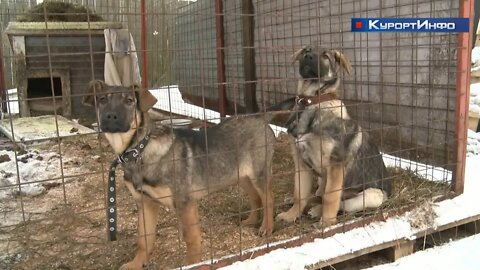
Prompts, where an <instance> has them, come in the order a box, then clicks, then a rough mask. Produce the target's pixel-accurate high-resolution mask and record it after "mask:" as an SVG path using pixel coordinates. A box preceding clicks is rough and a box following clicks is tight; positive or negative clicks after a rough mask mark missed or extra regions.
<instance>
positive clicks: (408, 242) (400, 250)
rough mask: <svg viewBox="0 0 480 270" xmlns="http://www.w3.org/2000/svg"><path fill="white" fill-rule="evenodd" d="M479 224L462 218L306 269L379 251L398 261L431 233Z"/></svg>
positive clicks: (470, 219) (474, 218)
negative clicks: (416, 242)
mask: <svg viewBox="0 0 480 270" xmlns="http://www.w3.org/2000/svg"><path fill="white" fill-rule="evenodd" d="M479 222H480V215H475V216H472V217H468V218H464V219H462V220H458V221H456V222H452V223H449V224H444V225H441V226H439V227H438V228H437V229H433V228H428V229H425V230H422V231H419V232H417V233H416V234H415V235H414V236H413V237H412V238H411V239H396V240H393V241H389V242H384V243H381V244H379V245H375V246H372V247H368V248H364V249H361V250H357V251H355V252H352V253H348V254H345V255H342V256H338V257H335V258H333V259H331V260H326V261H322V262H318V263H316V264H313V265H310V266H309V267H308V269H320V268H322V267H326V266H330V265H333V264H337V263H341V262H344V261H348V260H351V259H354V258H357V257H360V256H362V255H366V254H371V253H374V252H377V251H381V250H385V251H386V252H387V253H388V252H389V250H388V249H393V250H394V251H393V252H395V253H394V254H393V255H396V257H395V256H392V257H390V259H398V258H400V257H401V256H400V255H403V256H405V255H408V254H411V253H412V252H413V245H414V243H415V240H416V239H419V238H423V237H425V236H427V235H431V234H433V233H441V232H443V231H446V230H449V229H452V228H455V227H458V226H461V225H467V227H468V226H475V225H472V224H474V223H476V224H477V225H479ZM477 228H478V227H477ZM474 232H475V233H478V230H476V231H474ZM390 252H392V251H390Z"/></svg>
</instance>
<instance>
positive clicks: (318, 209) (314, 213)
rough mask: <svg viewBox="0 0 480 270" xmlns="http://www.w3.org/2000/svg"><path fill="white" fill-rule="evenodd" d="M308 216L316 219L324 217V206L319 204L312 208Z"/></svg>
mask: <svg viewBox="0 0 480 270" xmlns="http://www.w3.org/2000/svg"><path fill="white" fill-rule="evenodd" d="M308 215H309V216H310V217H311V218H315V219H317V218H320V217H322V205H321V204H319V205H315V206H313V207H312V208H310V210H308Z"/></svg>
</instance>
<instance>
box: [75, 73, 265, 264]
mask: <svg viewBox="0 0 480 270" xmlns="http://www.w3.org/2000/svg"><path fill="white" fill-rule="evenodd" d="M89 91H90V92H91V93H95V95H89V96H87V97H86V98H85V99H84V102H85V103H86V104H89V105H96V110H97V114H98V119H99V121H100V123H99V124H100V128H101V130H102V132H103V133H104V134H105V137H106V139H107V140H108V142H109V143H110V145H111V146H112V148H113V150H114V151H115V153H116V154H118V155H120V154H122V153H124V152H125V151H126V150H129V149H131V148H132V147H134V146H136V145H137V144H138V143H139V142H140V141H141V140H142V139H143V138H144V137H145V136H146V135H147V134H149V135H150V141H149V142H148V144H147V145H146V147H145V150H144V151H143V153H141V157H140V159H138V161H137V162H126V163H122V166H123V169H124V178H125V184H126V186H127V188H128V189H129V191H130V192H131V194H132V196H133V198H134V199H135V201H136V202H137V205H138V208H139V219H138V251H137V254H136V256H135V258H134V259H133V260H132V261H130V262H128V263H126V264H125V265H124V266H122V268H121V269H141V268H142V266H143V264H144V263H145V262H146V261H147V260H148V257H149V254H150V253H151V251H152V248H153V246H154V243H155V234H156V232H155V230H156V229H155V228H156V223H157V217H158V212H159V204H163V205H165V206H167V207H169V208H172V209H175V211H176V212H177V214H178V216H179V219H180V221H181V223H182V224H181V226H182V234H183V238H184V241H185V242H186V245H187V258H186V259H187V262H188V263H193V262H198V261H199V260H200V259H201V231H200V219H199V216H198V208H197V200H199V199H200V198H202V197H203V196H204V195H206V194H209V193H210V192H214V191H217V190H219V189H222V188H226V187H228V186H231V185H236V184H239V185H240V186H241V187H242V188H243V190H244V191H245V192H246V193H247V194H248V196H249V199H250V204H251V208H252V211H251V212H250V214H249V216H248V218H247V219H246V220H244V221H243V224H245V225H256V224H257V221H258V218H259V216H258V214H259V209H260V208H263V209H264V215H263V221H262V223H261V225H260V229H259V234H260V235H266V234H270V233H272V231H273V225H274V224H273V223H274V218H273V216H274V213H273V211H274V210H273V208H274V207H273V206H274V196H273V192H272V183H271V161H272V156H273V144H274V140H275V137H274V134H273V131H272V130H271V128H270V127H269V125H268V124H267V123H265V120H264V118H263V117H237V118H229V119H227V120H225V121H223V122H222V123H221V124H219V125H217V126H214V127H211V128H208V129H204V130H200V131H194V130H189V129H173V130H172V129H171V128H169V127H160V128H156V127H155V125H153V124H152V123H151V121H150V119H149V117H148V113H147V111H148V110H149V109H150V108H151V107H152V106H153V105H154V104H155V103H156V101H157V100H156V99H155V97H153V96H152V94H151V93H150V92H149V91H147V90H144V89H141V88H140V87H136V86H134V87H129V88H126V87H121V86H108V85H106V84H105V83H104V82H102V81H92V82H91V83H90V88H89Z"/></svg>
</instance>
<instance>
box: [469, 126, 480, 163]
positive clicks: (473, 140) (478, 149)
mask: <svg viewBox="0 0 480 270" xmlns="http://www.w3.org/2000/svg"><path fill="white" fill-rule="evenodd" d="M479 154H480V133H476V132H474V131H472V130H470V129H469V130H468V142H467V157H468V156H472V155H479Z"/></svg>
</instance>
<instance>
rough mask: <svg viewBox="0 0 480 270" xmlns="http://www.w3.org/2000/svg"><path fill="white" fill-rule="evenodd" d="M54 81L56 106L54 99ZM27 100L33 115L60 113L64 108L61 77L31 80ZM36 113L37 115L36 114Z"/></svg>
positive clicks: (29, 80)
mask: <svg viewBox="0 0 480 270" xmlns="http://www.w3.org/2000/svg"><path fill="white" fill-rule="evenodd" d="M52 81H53V94H54V96H55V104H54V101H53V98H52ZM27 98H28V100H29V101H28V104H29V107H30V112H31V113H32V114H34V115H35V114H42V113H52V112H55V111H56V112H59V110H60V109H62V108H63V103H62V102H63V101H62V80H61V78H60V77H53V78H50V77H44V78H29V79H28V85H27ZM54 105H55V106H54ZM34 112H36V113H34Z"/></svg>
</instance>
